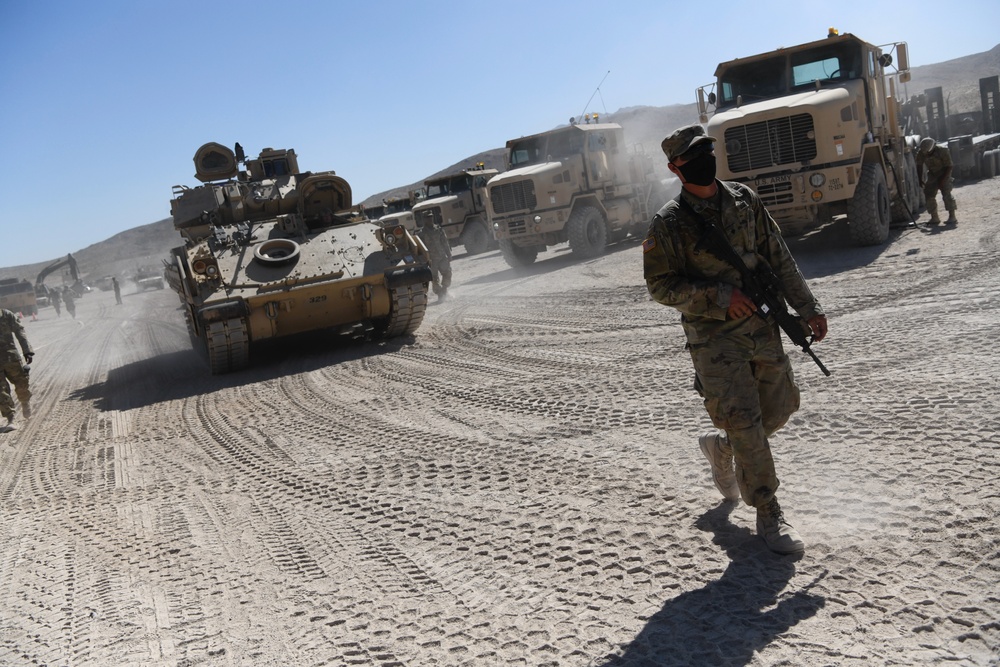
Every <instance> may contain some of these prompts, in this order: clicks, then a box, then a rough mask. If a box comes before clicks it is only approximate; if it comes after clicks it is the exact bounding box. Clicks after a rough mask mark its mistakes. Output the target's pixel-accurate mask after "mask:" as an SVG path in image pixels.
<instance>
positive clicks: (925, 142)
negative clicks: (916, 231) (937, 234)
mask: <svg viewBox="0 0 1000 667" xmlns="http://www.w3.org/2000/svg"><path fill="white" fill-rule="evenodd" d="M924 167H926V168H927V176H926V177H925V176H924ZM951 170H952V161H951V152H950V151H949V150H948V147H947V146H942V145H941V144H938V143H937V142H936V141H934V139H932V138H931V137H927V138H925V139H922V140H921V141H920V150H919V151H917V173H918V174H919V175H920V185H921V186H923V188H924V195H925V196H926V197H927V212H928V213H930V214H931V219H930V224H932V225H940V224H941V218H939V217H938V209H937V193H938V190H940V191H941V199H943V200H944V207H945V209H947V211H948V219H947V220H946V221H945V224H947V225H957V224H958V220H957V219H956V218H955V209H957V208H958V204H956V203H955V198H954V197H953V196H952V195H951Z"/></svg>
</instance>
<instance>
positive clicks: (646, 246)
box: [642, 236, 656, 254]
mask: <svg viewBox="0 0 1000 667" xmlns="http://www.w3.org/2000/svg"><path fill="white" fill-rule="evenodd" d="M655 247H656V237H655V236H647V237H646V240H645V241H643V242H642V252H643V254H646V253H647V252H649V251H650V250H652V249H653V248H655Z"/></svg>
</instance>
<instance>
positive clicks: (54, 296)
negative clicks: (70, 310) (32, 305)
mask: <svg viewBox="0 0 1000 667" xmlns="http://www.w3.org/2000/svg"><path fill="white" fill-rule="evenodd" d="M49 303H51V304H52V307H53V308H55V309H56V317H62V306H61V304H62V297H61V296H59V290H57V289H53V290H49Z"/></svg>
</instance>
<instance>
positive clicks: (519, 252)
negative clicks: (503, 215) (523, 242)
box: [500, 239, 538, 269]
mask: <svg viewBox="0 0 1000 667" xmlns="http://www.w3.org/2000/svg"><path fill="white" fill-rule="evenodd" d="M500 255H501V256H503V260H504V261H505V262H507V265H508V266H510V267H511V268H514V269H519V268H521V267H524V266H531V265H532V264H534V263H535V259H537V258H538V249H537V248H535V247H530V248H523V247H521V246H519V245H516V244H515V243H514V242H513V241H511V240H510V239H500Z"/></svg>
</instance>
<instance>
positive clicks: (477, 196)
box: [413, 162, 499, 255]
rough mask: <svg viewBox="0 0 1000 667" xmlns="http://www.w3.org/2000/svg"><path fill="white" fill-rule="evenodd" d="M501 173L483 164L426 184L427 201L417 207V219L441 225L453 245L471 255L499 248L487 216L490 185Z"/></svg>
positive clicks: (414, 213) (415, 215)
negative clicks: (460, 247) (487, 196)
mask: <svg viewBox="0 0 1000 667" xmlns="http://www.w3.org/2000/svg"><path fill="white" fill-rule="evenodd" d="M497 173H499V172H498V171H497V170H496V169H487V168H486V166H485V165H484V164H483V163H482V162H480V163H478V164H477V165H476V166H474V167H471V168H469V169H463V170H462V171H459V172H457V173H452V174H446V175H444V176H441V177H438V178H431V179H428V180H426V181H424V187H425V189H426V198H425V199H424V200H423V201H422V202H420V203H418V204H416V205H415V206H414V207H413V215H414V218H421V217H423V218H426V219H428V220H431V221H433V222H434V223H436V224H438V225H440V226H441V228H442V229H444V233H445V236H447V237H448V242H449V243H451V245H452V246H455V245H464V246H465V250H466V252H468V253H469V254H470V255H475V254H478V253H482V252H486V251H487V250H490V249H491V248H495V247H496V242H495V241H494V239H493V234H492V233H491V231H490V227H489V221H488V218H487V213H486V206H487V198H486V184H487V183H489V181H490V179H491V178H492V177H493V176H495V175H496V174H497Z"/></svg>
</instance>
